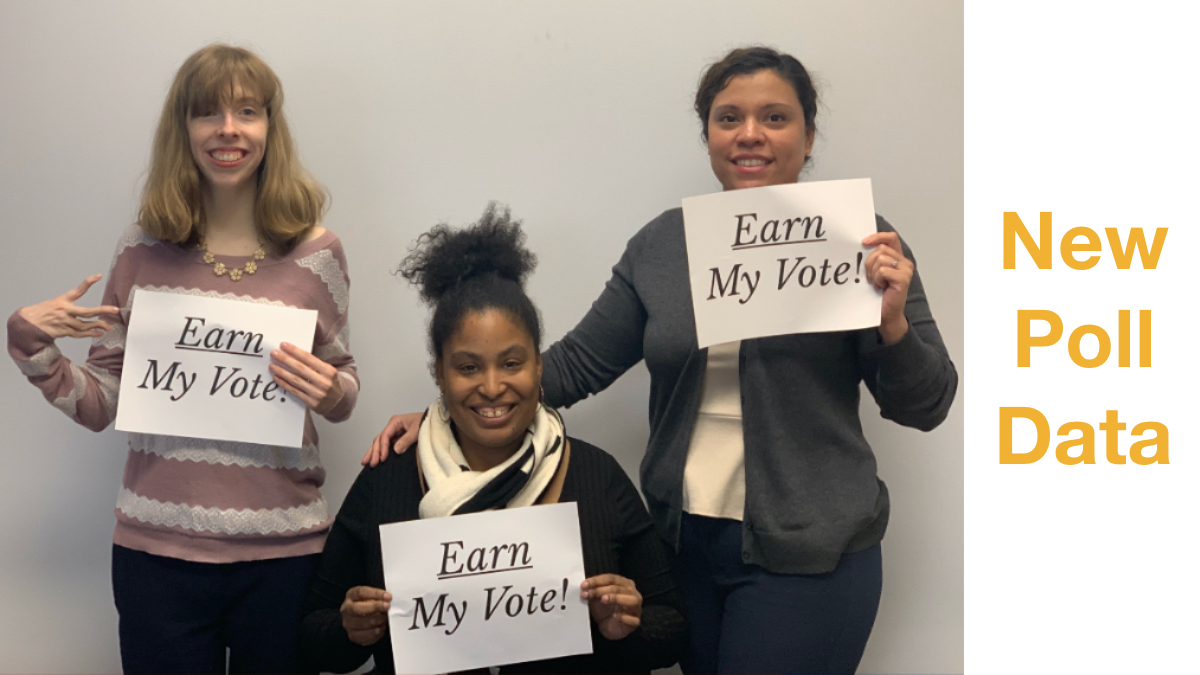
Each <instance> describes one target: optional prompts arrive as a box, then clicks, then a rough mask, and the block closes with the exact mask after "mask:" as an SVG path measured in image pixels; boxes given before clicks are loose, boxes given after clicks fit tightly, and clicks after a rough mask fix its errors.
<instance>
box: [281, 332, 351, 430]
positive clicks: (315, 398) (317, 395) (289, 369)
mask: <svg viewBox="0 0 1200 675" xmlns="http://www.w3.org/2000/svg"><path fill="white" fill-rule="evenodd" d="M279 347H280V349H275V350H272V351H271V358H272V359H273V360H274V361H275V363H272V364H271V365H270V368H271V374H272V375H274V376H275V381H276V382H278V383H279V386H280V387H283V390H284V391H286V392H288V393H289V394H292V395H293V396H295V397H296V398H298V399H300V400H301V401H303V402H304V405H307V406H308V407H309V408H312V410H313V412H315V413H317V414H318V415H324V414H325V413H327V412H329V411H330V409H332V408H333V406H335V405H337V402H338V401H340V400H342V381H341V380H340V379H339V378H338V370H337V368H334V367H333V366H331V365H329V364H328V363H325V362H324V361H322V360H321V359H318V358H317V357H315V356H313V355H312V353H311V352H307V351H305V350H303V349H301V348H299V347H297V346H296V345H294V344H292V343H290V342H284V343H282V344H280V345H279Z"/></svg>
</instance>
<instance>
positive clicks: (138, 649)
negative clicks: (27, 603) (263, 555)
mask: <svg viewBox="0 0 1200 675" xmlns="http://www.w3.org/2000/svg"><path fill="white" fill-rule="evenodd" d="M317 558H318V556H317V555H306V556H299V557H294V558H277V559H274V560H255V561H250V562H237V563H225V564H214V563H198V562H189V561H187V560H178V559H176V558H165V557H163V556H157V555H151V554H149V553H143V552H141V551H135V550H133V549H129V548H125V547H123V546H117V545H115V544H114V545H113V560H112V577H113V597H114V598H115V599H116V602H117V613H118V614H119V615H120V624H119V628H118V632H119V634H120V638H121V666H122V668H123V669H124V670H125V672H126V673H224V672H225V649H226V648H228V649H229V672H230V673H293V672H295V669H296V640H297V635H298V634H299V631H300V605H301V603H302V602H303V600H304V594H305V593H306V592H307V591H308V585H309V582H310V581H311V580H312V575H313V572H314V571H315V570H316V564H317Z"/></svg>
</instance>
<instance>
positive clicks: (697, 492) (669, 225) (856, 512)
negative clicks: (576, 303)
mask: <svg viewBox="0 0 1200 675" xmlns="http://www.w3.org/2000/svg"><path fill="white" fill-rule="evenodd" d="M695 106H696V112H697V114H698V115H699V118H700V121H701V124H702V127H703V132H702V133H703V136H704V139H705V141H706V143H707V146H708V151H709V158H710V161H711V163H712V168H713V173H714V174H715V175H716V177H717V178H718V180H720V182H721V184H722V186H723V187H724V189H726V190H736V189H741V188H747V187H758V186H765V185H781V184H787V183H795V182H797V181H798V180H799V176H800V172H801V170H802V169H803V168H804V164H805V162H806V161H807V159H808V157H809V153H810V151H811V150H812V143H813V136H814V134H815V132H816V127H815V119H816V110H817V93H816V91H815V89H814V87H813V85H812V82H811V80H810V78H809V75H808V73H807V71H806V70H805V69H804V66H803V65H801V64H800V62H799V61H797V60H796V59H795V58H793V57H792V56H790V55H787V54H782V53H779V52H776V51H774V50H771V49H767V48H762V47H754V48H748V49H736V50H734V51H732V52H730V53H729V54H728V55H727V56H726V57H725V58H724V59H722V60H721V61H719V62H717V63H715V64H713V65H712V66H711V67H710V68H709V69H708V71H707V72H706V73H705V76H704V77H703V78H702V80H701V83H700V87H699V91H698V92H697V94H696V104H695ZM876 224H877V229H878V232H877V233H876V234H874V235H871V236H870V237H867V238H866V239H865V240H864V241H863V243H864V244H865V245H868V246H874V247H875V249H874V250H873V251H872V253H871V254H870V255H869V256H868V258H867V260H866V261H865V264H864V266H865V269H866V272H867V275H868V278H869V279H871V280H872V281H873V283H874V285H875V287H876V288H877V289H880V290H881V291H882V296H883V302H882V315H881V317H880V318H881V321H880V325H879V327H878V328H870V329H865V330H856V331H842V332H829V333H809V334H795V335H781V336H774V337H767V338H758V339H754V340H744V341H742V342H740V343H728V344H724V345H717V346H713V347H710V348H706V349H698V348H697V339H696V327H695V321H694V318H693V314H692V302H691V295H690V285H689V282H688V270H687V251H686V247H685V243H684V230H683V217H682V213H681V211H680V209H672V210H670V211H667V212H665V213H663V214H662V215H660V216H659V217H657V218H655V219H654V220H652V221H651V222H650V223H648V224H647V225H646V226H645V227H643V228H642V230H641V231H639V232H638V233H637V234H636V235H634V237H633V238H632V239H631V240H630V241H629V244H628V246H627V247H626V250H625V254H624V255H623V256H622V257H621V260H620V261H618V262H617V264H616V266H615V267H614V268H613V275H612V278H611V279H610V280H609V281H608V284H607V285H606V286H605V289H604V291H603V293H601V295H600V297H599V299H597V300H596V302H595V303H594V304H593V306H592V308H591V311H589V312H588V314H587V315H586V316H585V317H584V318H583V320H582V321H581V322H580V323H579V325H578V326H576V327H575V328H574V329H573V330H572V331H571V332H570V333H568V334H567V335H566V336H565V337H564V338H563V339H562V340H560V341H559V342H557V343H555V344H554V345H552V346H551V347H550V348H549V349H548V350H547V351H546V353H545V354H544V355H543V377H542V385H543V387H544V388H545V396H546V401H547V403H549V404H550V405H552V406H570V405H571V404H573V403H575V402H577V401H579V400H581V399H583V398H586V397H587V396H589V395H591V394H595V393H598V392H600V391H603V390H604V389H605V388H606V387H608V386H609V385H610V384H612V382H613V381H614V380H616V379H617V378H618V377H620V376H621V375H622V374H623V373H624V372H625V371H627V370H629V368H631V367H633V366H634V365H635V364H637V363H638V361H641V360H642V359H645V361H646V365H647V367H648V369H649V370H650V375H651V385H650V441H649V444H648V446H647V448H646V456H645V459H644V460H643V462H642V468H641V484H642V490H643V492H644V494H645V496H646V501H647V503H648V504H649V507H650V513H651V515H652V516H653V517H654V520H655V523H656V525H657V526H658V530H659V533H660V534H661V535H662V537H663V539H664V540H665V541H666V542H667V544H668V545H669V547H670V548H671V549H672V550H673V551H674V552H675V557H674V564H675V569H676V573H677V575H678V577H679V584H680V587H681V589H682V590H683V592H684V600H685V607H686V609H687V613H688V620H689V623H690V625H691V645H690V647H689V652H688V655H687V657H686V658H685V659H684V661H683V668H684V671H685V672H688V673H693V672H695V673H712V672H721V673H739V672H740V673H753V672H791V673H795V672H817V673H832V672H845V673H852V672H854V670H855V669H856V668H857V665H858V662H859V660H860V658H861V657H862V653H863V649H864V648H865V646H866V642H867V638H868V637H869V635H870V632H871V627H872V626H873V624H874V620H875V613H876V610H877V608H878V605H879V596H880V591H881V586H882V559H881V553H880V546H879V542H880V540H881V539H882V538H883V533H884V530H885V528H886V527H887V520H888V508H889V507H888V494H887V488H886V486H885V485H884V484H883V482H882V481H881V480H879V478H878V477H877V476H876V466H875V457H874V454H873V453H872V451H871V448H870V446H869V445H868V444H867V441H866V439H865V438H864V437H863V434H862V428H861V425H860V422H859V417H858V402H859V382H865V383H866V385H867V388H868V389H869V390H870V392H871V394H872V395H873V396H874V397H875V400H876V402H877V403H878V404H879V406H880V409H881V411H882V414H883V416H884V417H887V418H889V419H892V420H894V421H896V422H898V423H900V424H903V425H905V426H910V427H916V428H918V429H923V430H928V429H932V428H934V427H935V426H937V425H938V424H939V423H941V421H942V420H943V419H944V418H945V416H946V414H947V412H948V411H949V408H950V404H951V403H952V402H953V399H954V394H955V391H956V389H957V386H958V376H957V373H956V372H955V369H954V365H953V364H952V363H951V362H950V358H949V355H948V353H947V351H946V348H945V345H944V344H943V343H942V339H941V336H940V334H939V333H938V330H937V325H936V324H935V323H934V320H933V315H932V314H931V312H930V309H929V304H928V302H927V300H926V297H925V293H924V290H923V288H922V286H921V280H920V277H919V276H918V275H917V274H916V269H915V266H914V263H913V256H912V252H911V251H910V250H909V249H908V247H907V246H906V245H905V244H904V243H903V242H901V241H900V238H899V236H898V235H897V234H896V232H895V231H894V230H893V229H892V227H891V226H890V225H889V224H888V223H887V222H886V221H884V220H883V219H882V218H879V217H876ZM418 418H419V415H418ZM403 429H409V430H413V431H415V424H414V423H413V421H412V420H411V419H409V418H408V416H397V417H394V418H392V420H391V421H390V422H389V425H388V427H387V428H386V429H385V430H384V431H383V432H382V433H381V434H380V435H379V437H378V438H377V439H376V441H375V443H374V445H373V446H372V449H371V451H370V452H369V453H368V455H367V457H366V458H364V462H371V463H374V462H377V461H380V460H382V459H384V458H385V457H386V456H387V454H388V453H387V450H388V447H389V446H394V447H399V448H403V447H407V446H408V445H409V444H410V442H411V441H410V440H409V439H407V437H402V438H400V439H399V440H397V441H395V442H393V441H392V439H393V438H395V436H396V435H397V434H398V433H399V432H400V431H401V430H403Z"/></svg>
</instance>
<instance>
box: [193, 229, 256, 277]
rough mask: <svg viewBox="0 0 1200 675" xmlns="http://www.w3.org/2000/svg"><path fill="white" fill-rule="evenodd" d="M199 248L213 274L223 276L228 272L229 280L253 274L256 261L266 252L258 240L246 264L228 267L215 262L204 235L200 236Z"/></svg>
mask: <svg viewBox="0 0 1200 675" xmlns="http://www.w3.org/2000/svg"><path fill="white" fill-rule="evenodd" d="M200 250H201V251H203V252H204V258H203V260H204V264H206V265H212V266H213V274H215V275H217V276H219V277H222V276H225V274H226V273H229V279H230V281H241V279H242V275H243V274H254V273H255V272H257V271H258V261H259V260H262V259H263V258H265V257H267V254H266V252H265V251H263V246H262V242H261V241H260V242H259V243H258V248H256V249H254V254H253V256H251V260H249V261H247V262H246V264H245V265H242V266H241V267H234V268H232V269H230V268H228V267H226V266H225V263H223V262H217V258H216V256H214V255H213V254H212V251H209V250H208V244H206V243H204V237H200Z"/></svg>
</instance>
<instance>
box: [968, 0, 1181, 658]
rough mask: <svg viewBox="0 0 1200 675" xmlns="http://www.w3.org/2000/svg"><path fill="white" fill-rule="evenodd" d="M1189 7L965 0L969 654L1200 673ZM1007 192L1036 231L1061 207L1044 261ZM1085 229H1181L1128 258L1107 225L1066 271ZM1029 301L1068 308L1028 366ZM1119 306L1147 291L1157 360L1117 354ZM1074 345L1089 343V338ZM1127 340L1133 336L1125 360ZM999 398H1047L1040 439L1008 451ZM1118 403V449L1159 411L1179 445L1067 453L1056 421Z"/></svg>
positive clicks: (1027, 402) (1020, 401)
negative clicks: (1023, 234) (1079, 459)
mask: <svg viewBox="0 0 1200 675" xmlns="http://www.w3.org/2000/svg"><path fill="white" fill-rule="evenodd" d="M1189 10H1190V11H1189ZM1196 19H1197V16H1196V11H1195V10H1194V8H1192V6H1191V5H1183V4H1178V3H1169V4H1168V3H1162V2H1148V3H1137V4H1117V3H1086V4H1085V3H1070V2H1053V3H1047V2H1009V3H1003V4H999V3H971V4H970V5H969V7H968V11H967V17H966V26H967V41H966V64H967V96H966V116H967V120H968V121H969V126H968V130H967V131H968V133H967V146H966V165H967V166H968V167H969V169H970V174H969V180H968V181H967V185H966V193H965V199H966V211H965V233H966V237H965V239H966V241H965V245H966V246H965V251H966V256H965V259H966V260H967V261H968V264H967V266H966V279H965V280H966V293H967V296H968V297H969V298H970V299H971V302H970V304H969V305H968V312H967V317H966V325H967V329H968V336H969V346H970V347H969V352H968V360H969V363H970V375H969V378H968V382H969V401H968V406H967V433H966V438H967V442H966V447H967V449H968V452H967V453H966V467H965V475H966V483H967V485H968V491H967V494H966V515H967V519H968V520H967V522H968V525H969V526H968V530H967V537H966V551H967V558H966V567H967V572H968V574H967V598H966V600H967V615H968V624H967V628H968V630H967V638H966V651H967V664H966V665H967V669H968V671H969V672H972V673H998V674H999V673H1016V672H1020V673H1061V672H1080V673H1095V672H1113V673H1132V672H1139V673H1163V672H1195V671H1196V662H1197V659H1196V656H1195V649H1194V647H1188V646H1187V645H1189V644H1194V643H1192V642H1191V639H1194V637H1195V633H1196V630H1195V629H1196V618H1195V611H1194V608H1195V606H1196V601H1197V582H1196V574H1195V570H1194V567H1195V565H1194V564H1193V558H1192V555H1191V554H1189V553H1188V551H1189V550H1192V548H1191V547H1192V546H1194V541H1193V539H1192V537H1193V536H1194V534H1193V533H1194V529H1195V526H1194V519H1195V516H1194V513H1195V511H1196V506H1195V499H1194V495H1195V492H1196V459H1195V448H1196V424H1195V420H1196V393H1195V387H1194V384H1193V383H1194V380H1195V371H1196V367H1195V356H1194V354H1195V348H1194V345H1193V343H1194V336H1195V330H1196V325H1197V322H1196V316H1195V304H1196V303H1195V290H1194V289H1195V280H1194V278H1193V277H1194V272H1193V269H1192V268H1190V267H1188V265H1192V264H1193V263H1190V262H1188V261H1189V260H1190V259H1191V258H1193V257H1194V251H1195V246H1196V226H1195V215H1194V211H1195V192H1196V187H1195V186H1196V182H1197V178H1198V176H1197V164H1196V155H1197V149H1198V144H1197V135H1196V133H1195V126H1196V114H1195V111H1196V98H1197V97H1196V93H1195V86H1194V81H1195V72H1196V65H1197V59H1198V57H1200V50H1198V48H1197V44H1198V43H1197V40H1196V35H1195V34H1196V26H1197V21H1196ZM1005 211H1015V212H1017V213H1019V214H1020V215H1021V218H1022V220H1023V221H1024V223H1025V224H1026V226H1027V227H1030V228H1034V229H1032V230H1031V231H1036V228H1037V227H1038V225H1037V223H1038V214H1039V212H1041V211H1050V212H1053V224H1054V235H1055V240H1054V256H1053V261H1054V264H1053V268H1052V269H1050V270H1038V269H1036V268H1035V266H1034V265H1033V263H1032V261H1031V260H1030V258H1029V256H1028V254H1027V253H1025V251H1024V249H1023V248H1022V249H1020V251H1019V252H1018V255H1017V266H1018V269H1015V270H1004V269H1003V263H1002V254H1003V245H1002V242H1003V238H1002V234H1003V213H1004V212H1005ZM1080 226H1086V227H1089V228H1091V229H1093V230H1094V231H1096V232H1097V233H1098V234H1099V235H1100V236H1101V237H1104V232H1103V230H1104V228H1116V229H1117V230H1118V231H1119V232H1120V233H1121V235H1122V240H1125V239H1126V238H1127V236H1128V232H1129V229H1130V228H1132V227H1141V228H1143V229H1144V230H1145V231H1146V234H1147V236H1148V237H1149V236H1152V235H1153V232H1154V230H1155V229H1156V228H1159V227H1167V228H1169V234H1168V235H1167V239H1166V244H1165V246H1164V248H1163V251H1162V256H1161V258H1160V260H1159V263H1158V268H1157V269H1156V270H1143V269H1142V268H1141V265H1140V262H1135V264H1134V265H1133V267H1132V268H1131V269H1130V270H1125V271H1118V270H1117V269H1116V266H1115V264H1114V263H1113V259H1112V256H1111V255H1110V254H1109V252H1108V244H1107V240H1106V238H1105V243H1104V251H1103V252H1102V253H1101V255H1102V256H1103V257H1102V259H1101V261H1100V262H1099V263H1098V264H1097V266H1096V267H1095V268H1093V269H1091V270H1086V271H1076V270H1073V269H1071V268H1069V267H1067V266H1066V265H1065V264H1064V263H1063V261H1062V258H1061V257H1060V256H1059V247H1058V241H1059V239H1061V237H1062V236H1063V235H1064V234H1065V233H1066V232H1067V230H1069V229H1071V228H1074V227H1080ZM1084 255H1086V254H1084ZM1081 257H1082V256H1081ZM1019 309H1048V310H1052V311H1054V312H1056V313H1057V314H1058V315H1059V316H1060V317H1061V318H1062V320H1063V324H1064V334H1063V339H1062V340H1061V341H1060V344H1059V345H1056V346H1053V347H1046V348H1042V349H1036V350H1034V352H1033V354H1032V365H1031V367H1029V368H1018V367H1017V365H1016V359H1017V350H1016V336H1017V322H1016V314H1017V310H1019ZM1120 309H1130V310H1134V311H1133V312H1132V314H1133V316H1134V317H1137V315H1138V312H1137V311H1136V310H1140V309H1149V310H1152V312H1153V354H1152V356H1153V366H1152V367H1150V368H1138V367H1133V368H1119V367H1118V365H1117V355H1116V354H1117V352H1116V349H1117V344H1116V341H1117V312H1118V310H1120ZM1084 324H1095V325H1099V326H1100V327H1102V328H1104V329H1105V330H1106V331H1107V332H1108V333H1109V335H1110V337H1111V339H1112V342H1113V344H1112V349H1113V353H1112V355H1111V356H1110V357H1109V361H1108V363H1106V364H1104V365H1102V366H1099V367H1097V368H1093V369H1085V368H1081V367H1078V366H1076V365H1075V364H1074V363H1073V362H1072V361H1071V360H1070V358H1069V356H1068V355H1067V349H1066V344H1067V336H1069V335H1070V333H1071V331H1072V330H1073V329H1074V328H1076V327H1078V326H1080V325H1084ZM1044 330H1045V329H1044V324H1041V325H1040V326H1039V329H1038V332H1039V333H1040V332H1044ZM1133 333H1134V336H1135V339H1136V334H1137V328H1136V324H1135V325H1134V327H1133ZM1083 344H1084V347H1083V353H1084V355H1085V356H1089V357H1090V356H1093V355H1094V354H1095V350H1096V347H1095V341H1094V340H1093V339H1091V338H1089V339H1087V340H1086V341H1085V342H1084V343H1083ZM1136 354H1137V346H1136V343H1135V345H1134V349H1133V355H1134V357H1133V358H1134V365H1135V366H1136V364H1137V361H1136V359H1137V356H1136ZM1001 406H1026V407H1033V408H1036V409H1038V410H1040V411H1041V412H1042V413H1043V414H1044V415H1045V416H1046V417H1047V419H1048V421H1049V426H1050V431H1051V434H1052V437H1051V444H1050V449H1049V451H1048V453H1047V457H1045V458H1043V459H1042V460H1041V461H1039V462H1037V463H1036V464H1033V465H1003V466H1002V465H1000V464H999V451H998V448H999V440H998V418H999V412H998V409H999V408H1000V407H1001ZM1106 410H1116V411H1118V412H1119V414H1120V420H1121V421H1122V422H1124V423H1125V424H1126V425H1127V428H1126V429H1125V430H1124V431H1122V432H1120V434H1119V441H1118V445H1117V447H1118V449H1119V450H1120V451H1121V453H1122V454H1127V452H1128V449H1129V446H1130V445H1131V443H1132V442H1133V441H1134V440H1136V439H1134V438H1133V437H1132V436H1131V431H1132V429H1133V427H1134V425H1135V424H1137V423H1139V422H1144V421H1149V420H1153V421H1157V422H1161V423H1163V424H1165V425H1167V427H1168V428H1169V430H1170V450H1171V464H1170V465H1168V466H1138V465H1135V464H1133V463H1132V462H1129V463H1127V464H1125V465H1115V464H1109V463H1108V462H1107V461H1106V459H1105V457H1104V453H1105V450H1104V444H1105V434H1104V433H1103V432H1100V431H1099V429H1097V434H1096V443H1097V463H1096V464H1095V465H1091V466H1087V465H1077V466H1065V465H1062V464H1059V463H1058V461H1057V460H1056V459H1055V457H1054V448H1055V446H1056V445H1057V443H1058V442H1059V441H1060V440H1061V439H1059V438H1058V437H1057V436H1053V434H1055V432H1056V431H1057V429H1058V428H1059V426H1061V425H1062V424H1065V423H1066V422H1069V421H1076V420H1078V421H1084V422H1087V423H1089V424H1091V425H1092V426H1093V428H1095V427H1097V426H1098V424H1099V423H1100V422H1102V421H1103V420H1104V418H1105V411H1106ZM1016 431H1017V433H1016V434H1014V436H1015V438H1014V446H1015V447H1016V448H1017V449H1018V450H1019V451H1025V450H1028V449H1031V448H1032V447H1033V444H1034V434H1033V425H1032V424H1031V423H1028V422H1022V423H1019V426H1017V427H1016ZM1072 435H1073V436H1078V435H1079V434H1078V433H1076V434H1072ZM1149 435H1150V434H1147V436H1149ZM1073 454H1078V449H1076V450H1075V451H1074V453H1073Z"/></svg>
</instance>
